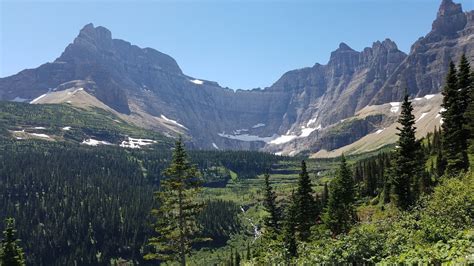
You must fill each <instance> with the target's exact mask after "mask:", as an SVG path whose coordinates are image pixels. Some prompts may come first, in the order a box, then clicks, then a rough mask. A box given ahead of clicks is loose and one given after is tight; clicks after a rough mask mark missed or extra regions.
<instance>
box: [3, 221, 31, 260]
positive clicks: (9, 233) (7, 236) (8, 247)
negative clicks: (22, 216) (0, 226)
mask: <svg viewBox="0 0 474 266" xmlns="http://www.w3.org/2000/svg"><path fill="white" fill-rule="evenodd" d="M16 234H17V231H16V229H15V219H13V218H7V219H6V220H5V231H3V240H2V242H1V246H0V249H1V250H2V252H1V253H0V265H5V266H22V265H25V258H24V253H23V249H22V248H21V247H20V240H18V239H17V236H16Z"/></svg>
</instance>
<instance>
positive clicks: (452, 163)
mask: <svg viewBox="0 0 474 266" xmlns="http://www.w3.org/2000/svg"><path fill="white" fill-rule="evenodd" d="M458 90H459V84H458V76H457V71H456V67H455V66H454V63H453V62H451V64H450V66H449V72H448V76H447V78H446V85H445V87H444V89H443V96H444V98H443V104H442V106H443V108H445V109H446V111H444V112H442V114H441V115H442V117H443V124H442V128H443V150H444V152H443V153H444V156H445V158H446V162H447V165H446V174H448V175H457V174H458V173H459V172H461V171H463V170H466V169H467V168H468V166H469V161H468V157H467V151H466V150H467V142H466V136H465V134H464V132H463V131H464V130H463V128H464V127H463V121H464V114H463V110H462V108H463V103H462V101H461V99H460V95H459V94H460V93H459V91H458Z"/></svg>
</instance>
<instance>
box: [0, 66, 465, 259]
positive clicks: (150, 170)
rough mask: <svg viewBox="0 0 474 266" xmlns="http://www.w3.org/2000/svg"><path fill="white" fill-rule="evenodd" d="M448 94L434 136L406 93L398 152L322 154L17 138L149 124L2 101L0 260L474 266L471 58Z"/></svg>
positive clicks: (450, 80) (454, 72)
mask: <svg viewBox="0 0 474 266" xmlns="http://www.w3.org/2000/svg"><path fill="white" fill-rule="evenodd" d="M443 96H444V100H443V108H444V109H443V111H442V113H441V116H442V118H443V120H442V121H443V123H442V126H441V128H436V129H435V130H434V132H432V133H430V134H428V135H427V136H425V137H424V138H422V139H416V137H415V134H416V130H417V129H416V127H415V126H414V125H415V117H414V115H413V113H412V112H413V106H412V103H411V99H410V97H409V95H405V97H404V98H403V99H402V100H403V101H402V104H401V114H400V117H399V119H398V123H399V126H398V128H397V131H398V133H397V134H398V137H399V139H398V142H397V144H396V146H395V147H393V146H388V147H389V148H385V149H382V150H381V151H380V152H377V153H375V154H374V153H371V154H365V155H361V156H347V157H345V156H344V155H343V156H341V157H340V158H337V159H321V160H316V159H305V158H293V157H291V158H290V157H282V156H276V155H272V154H268V153H261V152H248V151H199V150H186V148H185V144H184V143H183V142H182V141H181V138H180V139H179V140H177V141H176V144H175V146H174V147H173V146H172V144H171V143H170V141H169V140H167V139H164V138H163V136H161V135H154V137H155V138H156V139H160V140H162V141H161V142H160V143H158V144H156V145H153V146H151V147H149V148H146V149H125V148H121V147H117V146H107V145H104V146H98V147H89V146H86V145H81V144H79V143H75V142H73V141H46V140H37V139H23V140H17V139H12V138H9V137H7V136H8V134H9V132H10V131H11V130H12V129H14V128H15V127H19V126H21V125H24V124H29V125H36V126H40V125H49V126H52V127H56V128H61V127H63V126H65V125H66V124H74V125H75V126H76V127H77V128H79V129H80V130H79V131H75V133H74V135H72V136H71V138H70V139H72V140H73V139H75V138H77V139H78V140H80V139H81V138H82V134H86V133H87V129H86V126H87V124H88V122H89V121H91V119H92V120H93V121H95V122H94V124H93V125H94V127H93V131H94V132H95V133H96V134H99V133H100V132H102V133H103V132H107V128H112V129H113V132H114V133H113V134H110V135H108V136H109V137H110V138H117V139H120V138H122V137H123V134H124V132H126V133H135V134H140V136H147V135H146V134H147V132H146V131H142V130H139V129H137V128H135V127H129V126H126V125H125V124H122V123H120V124H119V125H118V126H117V125H115V124H113V123H112V124H111V123H110V121H109V120H110V119H109V118H107V115H108V114H101V115H102V116H99V118H91V117H95V115H94V114H93V113H84V112H80V111H77V110H75V109H71V108H69V107H65V106H60V107H58V108H59V110H57V109H55V108H56V107H55V106H54V105H46V106H44V107H36V106H30V105H25V104H9V103H2V104H0V113H1V115H0V121H2V123H1V124H0V136H2V137H1V138H0V148H1V151H2V152H1V153H0V204H1V208H0V220H1V221H4V223H3V224H1V225H0V228H1V229H2V231H3V236H2V237H1V239H2V242H1V246H0V247H1V248H0V265H3V264H4V265H24V264H27V265H135V264H145V265H147V264H149V265H154V264H167V265H168V264H171V265H172V264H181V265H186V264H188V265H273V264H287V265H305V264H310V265H312V264H316V263H327V264H346V263H347V264H349V263H350V264H374V263H388V264H392V263H393V264H399V263H407V264H412V263H417V264H418V263H423V264H442V263H460V264H469V263H474V173H473V171H472V167H473V165H474V73H473V72H472V71H471V68H470V66H469V64H468V63H467V60H466V58H465V57H463V58H462V59H461V61H460V62H459V64H457V66H456V65H455V64H451V66H450V71H449V73H448V76H447V78H446V85H445V86H444V88H443ZM16 110H18V111H16ZM36 111H38V115H35V112H36ZM65 112H67V113H68V116H67V117H77V118H76V119H69V120H67V121H64V119H65V118H64V117H65V116H64V113H65ZM76 112H77V113H76ZM94 112H97V111H94ZM58 113H59V114H63V115H59V116H58V115H55V114H58ZM48 119H52V120H55V122H48V121H49V120H48ZM94 119H95V120H94ZM112 120H113V119H112ZM32 121H33V122H32ZM109 125H110V127H109ZM67 134H72V133H67ZM104 134H105V133H103V135H104ZM105 135H106V134H105ZM2 263H3V264H2Z"/></svg>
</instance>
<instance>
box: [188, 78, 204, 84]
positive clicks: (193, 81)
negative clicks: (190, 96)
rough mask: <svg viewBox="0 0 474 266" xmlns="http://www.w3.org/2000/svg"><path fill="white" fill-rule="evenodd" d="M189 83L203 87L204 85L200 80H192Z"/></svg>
mask: <svg viewBox="0 0 474 266" xmlns="http://www.w3.org/2000/svg"><path fill="white" fill-rule="evenodd" d="M189 81H191V82H192V83H194V84H197V85H202V84H203V83H204V81H202V80H199V79H192V80H189Z"/></svg>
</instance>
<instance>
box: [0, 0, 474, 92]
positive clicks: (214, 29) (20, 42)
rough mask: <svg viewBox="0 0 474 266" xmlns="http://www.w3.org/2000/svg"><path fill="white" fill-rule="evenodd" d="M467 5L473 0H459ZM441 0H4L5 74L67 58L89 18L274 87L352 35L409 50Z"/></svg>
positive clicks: (0, 72) (193, 70) (127, 36)
mask: <svg viewBox="0 0 474 266" xmlns="http://www.w3.org/2000/svg"><path fill="white" fill-rule="evenodd" d="M455 2H460V3H462V4H463V9H464V10H472V9H474V0H455ZM440 3H441V0H436V1H434V0H314V1H302V0H287V1H269V0H260V1H250V0H242V1H225V0H220V1H218V0H213V1H211V0H206V1H197V0H195V1H190V0H188V1H171V0H168V1H158V0H148V1H146V0H142V1H140V0H133V1H132V0H96V1H92V0H83V1H67V0H63V1H50V0H37V1H31V0H30V1H26V0H0V77H5V76H8V75H12V74H15V73H17V72H18V71H20V70H22V69H25V68H34V67H37V66H39V65H40V64H42V63H45V62H51V61H53V60H54V59H55V58H56V57H58V56H59V55H60V54H61V52H62V51H63V49H64V48H65V47H66V46H67V44H68V43H70V42H72V40H73V39H74V37H75V36H76V35H77V34H78V32H79V30H80V29H81V28H82V27H83V26H84V25H85V24H87V23H89V22H92V23H94V25H96V26H97V25H101V26H105V27H106V28H108V29H109V30H111V31H112V35H113V37H114V38H119V39H124V40H127V41H129V42H131V43H133V44H136V45H138V46H141V47H152V48H155V49H157V50H159V51H161V52H164V53H166V54H169V55H170V56H172V57H173V58H175V59H176V61H177V62H178V64H179V65H180V67H181V69H182V70H183V71H184V72H185V73H186V74H188V75H190V76H193V77H196V78H201V79H208V80H214V81H217V82H219V83H220V84H221V85H222V86H228V87H230V88H233V89H250V88H255V87H266V86H270V85H271V84H272V83H273V82H275V81H276V80H277V79H278V78H279V77H280V76H281V75H282V74H283V73H285V72H286V71H289V70H292V69H296V68H302V67H307V66H312V65H314V64H315V63H321V64H325V63H327V61H328V59H329V56H330V53H331V51H333V50H335V49H336V48H337V47H338V44H339V43H340V42H345V43H347V44H348V45H349V46H351V47H352V48H353V49H356V50H362V49H363V48H364V47H367V46H371V45H372V43H373V42H374V41H376V40H383V39H385V38H390V39H392V40H393V41H395V42H396V43H397V45H398V47H399V49H401V50H402V51H405V52H408V51H409V49H410V46H411V44H412V43H413V42H414V41H416V40H417V39H418V38H419V37H421V36H424V35H425V34H426V33H428V32H429V30H430V29H431V23H432V21H433V20H434V18H435V17H436V12H437V10H438V7H439V4H440Z"/></svg>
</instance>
